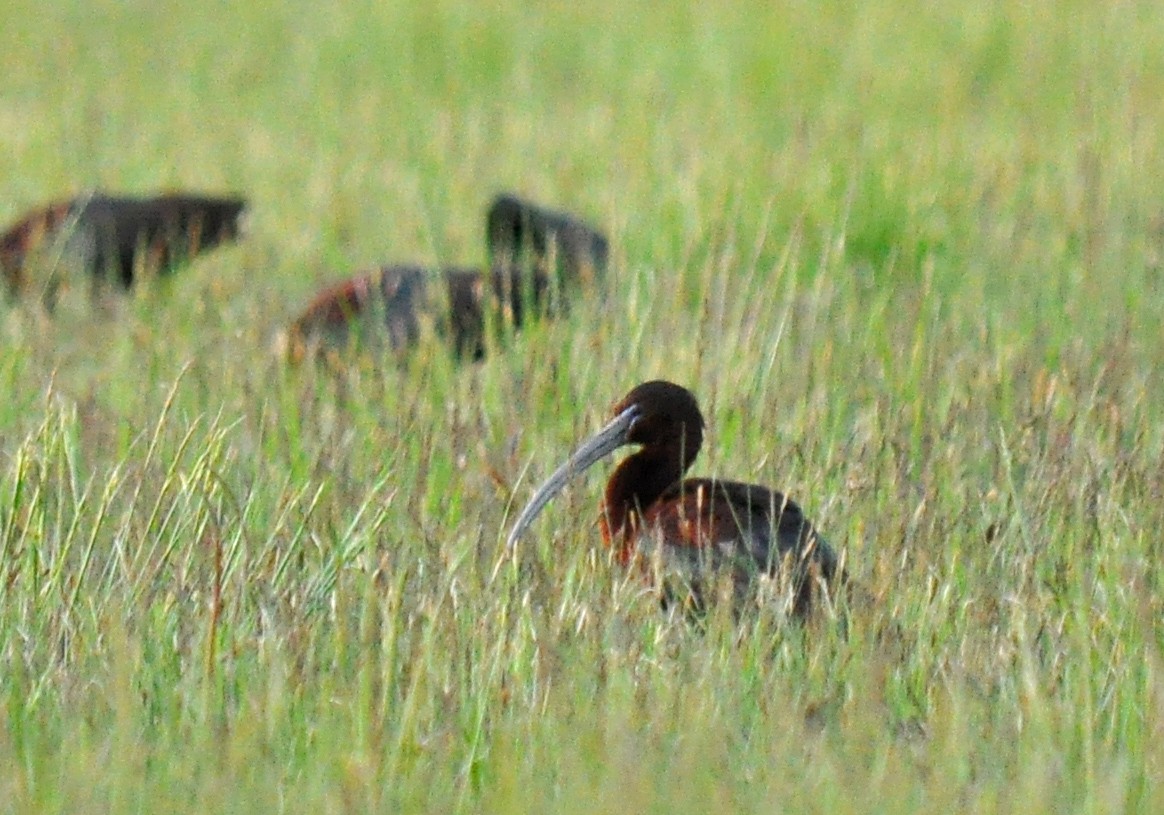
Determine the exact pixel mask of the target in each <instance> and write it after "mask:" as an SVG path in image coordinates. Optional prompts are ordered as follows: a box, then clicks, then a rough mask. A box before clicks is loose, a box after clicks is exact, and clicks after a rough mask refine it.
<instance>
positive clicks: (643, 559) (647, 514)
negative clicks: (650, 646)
mask: <svg viewBox="0 0 1164 815" xmlns="http://www.w3.org/2000/svg"><path fill="white" fill-rule="evenodd" d="M613 413H614V417H613V418H612V419H611V420H610V422H609V423H608V424H607V425H606V426H605V427H603V428H602V429H601V430H600V431H598V433H597V434H595V435H594V436H593V437H591V438H590V439H589V440H588V441H586V442H585V443H583V444H582V445H581V446H580V447H579V448H578V449H577V450H576V451H575V452H574V454H573V455H571V456H570V458H569V459H568V460H567V461H566V462H565V463H564V464H563V465H562V466H561V467H559V468H558V469H557V470H556V471H555V472H554V474H553V475H551V476H550V477H549V479H547V480H546V482H545V484H543V485H542V486H541V487H539V488H538V490H537V491H536V492H535V493H534V496H533V497H532V498H531V499H530V501H529V503H528V504H527V505H526V507H525V508H524V509H523V510H522V512H521V514H520V515H519V516H518V519H517V521H516V522H515V523H514V525H513V530H512V531H511V532H510V534H509V538H508V545H509V546H510V547H513V546H514V545H515V544H516V543H517V541H518V539H519V538H520V537H521V536H522V535H523V534H524V533H525V531H526V529H527V528H528V527H529V525H530V524H531V523H532V522H533V520H534V518H536V517H537V515H538V513H540V512H541V510H542V508H543V507H544V506H545V505H546V504H547V503H548V502H549V501H550V499H551V498H553V497H554V496H555V495H556V494H557V493H558V492H560V491H561V490H562V488H563V487H565V485H566V484H567V482H568V481H569V480H570V479H571V478H572V477H574V476H576V475H578V474H580V473H582V472H583V471H584V470H586V468H587V467H589V466H591V465H592V464H594V463H596V462H597V461H599V460H600V459H602V458H604V457H605V456H607V455H609V454H610V453H612V452H614V451H615V450H616V449H618V448H619V447H622V446H623V445H628V444H637V445H641V449H640V450H639V451H638V452H636V453H633V454H632V455H630V456H628V457H627V458H625V459H624V460H623V461H622V462H621V463H620V464H619V465H618V467H616V468H615V470H614V473H613V474H612V475H611V476H610V480H609V481H608V482H607V485H606V491H605V493H604V496H603V500H602V508H601V518H600V526H601V530H602V539H603V541H604V542H605V543H606V544H607V545H608V546H611V547H613V548H614V553H615V556H616V558H617V560H618V561H619V562H621V563H623V564H626V565H628V566H635V567H636V568H640V569H642V570H644V573H646V574H647V575H649V576H651V577H652V579H653V580H654V581H655V582H656V584H657V586H658V587H659V588H660V589H661V590H662V591H663V592H664V596H665V597H668V596H674V595H676V594H677V593H682V594H684V595H686V598H688V599H690V600H691V601H692V602H693V603H694V604H695V605H696V606H701V605H702V604H703V602H704V600H705V599H706V597H705V595H706V593H707V592H708V590H709V588H710V584H711V583H712V582H713V581H714V578H716V577H720V576H723V577H727V578H729V579H730V581H731V585H732V588H733V594H734V599H735V601H736V602H737V603H740V602H742V601H743V600H744V599H745V598H747V597H748V596H749V592H750V591H751V590H752V589H754V588H755V586H756V583H757V578H758V577H760V576H761V575H767V576H771V577H780V578H783V579H787V580H788V582H789V585H790V586H791V595H790V596H791V599H792V611H793V613H795V614H796V615H798V616H803V615H804V614H806V613H807V612H808V610H809V609H810V608H811V606H812V601H813V597H814V596H815V595H816V594H817V593H818V589H820V588H823V587H826V586H828V585H829V584H831V583H833V582H835V581H836V580H838V579H839V566H838V562H837V556H836V554H835V552H834V551H833V549H832V548H831V547H830V546H829V544H828V543H827V542H826V541H825V540H824V538H822V537H821V536H820V535H819V534H818V533H817V531H816V530H815V529H814V528H813V526H812V524H811V523H810V522H809V521H808V519H807V518H805V516H804V514H803V513H802V512H801V510H800V507H799V506H797V505H796V504H795V503H793V502H792V501H790V500H789V499H788V498H786V497H785V496H784V495H782V494H781V493H779V492H776V491H775V490H771V489H768V488H767V487H762V486H758V485H755V484H744V483H739V482H735V481H720V480H713V479H707V478H689V479H687V480H683V474H684V473H685V472H686V471H687V469H688V467H690V466H691V463H692V462H693V461H694V460H695V456H696V454H698V452H699V448H700V447H701V446H702V444H703V427H704V424H703V415H702V414H701V413H700V411H699V406H698V404H697V402H696V400H695V397H694V396H693V395H692V394H691V392H690V391H688V390H687V389H686V388H683V387H680V386H679V385H676V384H674V383H671V382H666V381H661V380H656V381H652V382H645V383H643V384H641V385H639V386H637V387H636V388H634V389H633V390H632V391H631V392H630V393H628V394H627V395H626V397H624V398H623V399H622V400H621V401H620V402H619V403H618V404H617V405H615V407H614V411H613Z"/></svg>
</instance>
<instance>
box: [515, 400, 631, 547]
mask: <svg viewBox="0 0 1164 815" xmlns="http://www.w3.org/2000/svg"><path fill="white" fill-rule="evenodd" d="M639 414H640V411H639V408H638V406H637V405H631V406H630V407H628V408H627V409H626V410H624V411H622V412H621V413H619V414H618V415H617V416H615V417H614V418H613V419H611V420H610V422H609V423H608V424H607V425H606V427H604V428H602V429H601V430H599V431H598V432H597V433H595V434H594V435H593V436H591V437H590V438H589V439H587V440H586V442H585V443H584V444H583V445H582V446H581V447H579V448H578V449H577V450H575V451H574V454H573V455H571V456H570V458H569V459H567V460H566V463H565V464H563V465H562V466H561V467H559V468H558V469H557V470H555V471H554V474H553V475H551V476H550V477H549V478H547V479H546V483H544V484H542V485H541V486H540V487H538V490H537V492H535V493H534V496H533V498H531V499H530V500H529V503H528V504H526V505H525V509H523V510H522V511H521V515H519V516H517V522H516V523H515V524H514V525H513V530H512V531H511V532H510V533H509V538H508V539H507V540H506V546H508V547H509V548H510V549H512V548H513V547H514V545H515V544H516V543H517V542H518V540H519V539H520V538H521V536H522V534H523V533H524V532H525V530H526V528H527V527H528V526H529V525H530V524H531V523H533V521H534V518H536V517H537V516H538V513H539V512H541V511H542V509H544V508H545V506H546V504H548V503H549V502H550V499H551V498H553V497H554V496H555V495H557V494H558V493H559V492H561V491H562V489H563V488H564V487H565V486H566V485H567V484H568V483H569V482H570V479H571V478H573V477H574V476H576V475H581V474H582V473H583V472H585V471H586V468H587V467H589V466H590V465H592V464H594V463H595V462H597V461H599V460H601V459H603V458H605V457H606V456H608V455H610V454H611V453H613V452H614V451H615V450H617V449H618V448H619V447H622V446H623V445H624V444H627V443H628V438H627V437H628V436H629V435H630V431H631V428H632V427H634V424H635V421H637V420H638V418H639Z"/></svg>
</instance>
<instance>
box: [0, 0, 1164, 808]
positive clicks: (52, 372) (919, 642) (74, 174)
mask: <svg viewBox="0 0 1164 815" xmlns="http://www.w3.org/2000/svg"><path fill="white" fill-rule="evenodd" d="M321 5H322V7H321ZM854 5H855V6H856V7H854ZM332 6H334V7H332ZM1044 6H1045V7H1044ZM0 77H2V78H0V179H3V181H2V182H0V189H2V193H0V222H5V223H6V222H8V221H10V220H13V219H15V218H17V217H18V216H19V215H20V214H21V212H23V210H25V209H27V208H29V207H32V206H35V205H37V204H39V203H41V202H43V201H46V200H49V199H53V198H57V197H62V196H67V195H71V194H73V193H74V192H76V191H78V190H81V189H86V188H91V187H103V188H106V189H110V190H118V191H129V192H148V191H153V190H157V189H163V188H169V187H189V188H194V189H198V190H209V191H238V192H243V193H246V194H247V195H249V196H250V197H251V199H252V214H253V218H252V222H251V230H250V237H249V238H248V240H247V241H245V242H244V243H243V244H241V245H239V246H237V247H233V248H229V249H225V250H222V251H217V252H215V253H213V254H211V255H208V256H206V257H205V258H202V259H200V260H199V261H198V262H197V263H195V264H193V265H192V266H191V267H190V268H188V269H185V270H183V271H182V272H181V274H179V275H177V276H175V278H174V279H173V280H172V281H171V282H169V283H168V284H154V285H152V286H146V287H144V288H143V289H141V290H139V291H138V292H136V293H135V294H134V296H133V297H132V298H130V299H129V300H127V301H126V302H125V303H124V304H123V305H119V306H115V307H111V308H106V309H105V310H104V311H103V312H102V313H99V314H93V313H90V309H89V308H88V307H87V303H86V302H85V299H84V297H81V296H76V297H73V298H72V300H71V301H70V302H66V303H65V304H63V306H62V308H61V310H60V313H58V314H57V315H56V316H54V317H53V318H46V317H45V315H43V314H40V313H39V312H38V311H37V310H36V309H34V308H30V307H28V306H27V305H20V304H17V305H14V306H11V307H6V308H4V310H3V312H2V319H0V385H2V387H3V388H4V390H5V392H6V394H7V396H6V398H5V400H4V402H3V406H2V407H0V569H2V570H3V572H2V574H3V579H2V580H0V768H3V769H2V770H0V811H4V812H37V813H39V812H62V813H65V812H67V813H83V812H115V813H120V812H130V811H135V812H175V813H182V812H191V813H193V812H197V813H200V814H202V813H209V812H232V813H233V812H288V813H296V812H304V813H306V812H310V813H330V812H362V811H386V812H412V811H430V812H442V813H443V812H494V813H508V812H553V813H574V812H576V813H606V812H644V813H664V812H665V813H678V812H691V813H706V812H750V811H754V812H796V811H809V812H813V811H816V812H823V811H827V812H830V813H859V812H871V813H886V812H891V813H905V812H917V813H935V812H944V811H963V812H1007V811H1017V812H1088V813H1100V812H1113V811H1130V812H1145V813H1154V812H1160V811H1164V651H1162V645H1164V630H1162V628H1161V622H1162V615H1164V581H1162V572H1161V567H1160V565H1159V563H1160V560H1161V554H1162V548H1164V541H1162V539H1161V530H1162V529H1164V458H1162V448H1164V418H1162V417H1161V414H1160V410H1161V408H1160V406H1161V405H1162V404H1164V372H1162V367H1164V366H1162V363H1164V330H1162V329H1161V323H1162V320H1164V194H1162V190H1164V140H1162V139H1161V136H1160V134H1161V133H1164V105H1162V104H1161V100H1162V99H1164V5H1161V4H1159V3H1153V2H1146V1H1145V2H1137V1H1136V0H1129V2H1119V3H1090V2H1064V3H1059V4H1037V3H1036V4H1013V3H1004V2H986V3H980V4H953V3H936V4H934V3H915V2H904V3H885V2H876V1H875V0H874V1H872V2H865V3H861V4H848V3H836V2H817V3H807V2H798V1H797V0H791V1H790V2H780V3H766V2H759V0H753V1H749V2H740V3H730V4H729V3H705V4H699V3H692V4H687V5H685V6H678V5H672V4H666V3H659V2H637V0H631V1H630V2H628V1H627V0H619V2H610V1H609V0H599V2H596V3H591V4H583V5H578V4H574V3H565V2H558V0H550V2H546V3H541V4H525V5H518V4H511V3H505V4H477V3H469V2H445V1H444V0H435V2H426V3H417V4H405V3H399V2H390V3H387V4H385V3H371V2H358V1H357V2H350V3H344V4H316V3H308V2H302V0H293V1H292V2H288V3H263V2H256V3H249V4H211V6H210V7H207V6H205V5H197V4H184V5H183V4H171V3H157V4H149V3H144V2H141V3H132V2H113V0H98V1H97V2H92V3H82V2H75V0H65V2H60V3H48V4H44V3H33V2H30V1H29V0H7V1H6V2H5V3H4V4H0ZM501 189H513V190H517V191H519V192H522V193H524V194H526V195H528V196H530V197H531V198H533V199H534V200H537V201H541V202H544V203H547V204H551V205H554V206H558V207H562V208H567V209H570V210H572V211H574V212H577V213H579V214H581V215H583V216H584V217H586V218H588V219H589V220H592V221H593V222H595V223H597V224H599V225H601V226H602V227H603V228H604V229H605V230H607V231H608V233H609V234H610V236H611V240H612V268H611V270H610V275H609V278H608V281H607V284H608V285H607V290H606V291H605V293H604V294H599V293H591V294H590V295H588V296H587V298H586V299H584V300H583V301H582V302H580V303H579V307H577V308H575V309H573V310H572V311H571V313H570V315H569V317H568V318H567V319H564V320H560V321H557V322H552V323H546V324H542V325H538V326H534V327H532V328H530V330H528V331H525V332H524V333H522V334H521V335H519V336H517V337H516V338H513V339H512V341H510V342H508V343H506V344H505V347H504V348H503V349H494V353H492V354H491V355H490V356H489V357H488V358H487V359H486V360H485V361H484V362H483V363H481V364H477V365H465V366H458V365H457V364H455V363H454V361H453V359H452V356H451V354H450V353H449V352H448V351H447V350H446V349H444V348H442V347H441V346H440V345H439V344H438V343H437V342H435V341H429V342H426V343H424V344H423V345H422V347H421V348H420V349H418V351H417V353H416V354H414V355H413V356H411V357H410V358H409V359H407V360H405V361H403V362H400V361H392V360H384V359H378V358H373V357H371V356H368V355H365V356H362V357H357V358H356V359H354V360H353V363H352V366H351V368H350V370H348V371H347V372H346V373H343V374H340V375H337V374H335V373H332V372H329V371H328V370H326V369H324V368H318V369H314V368H311V367H303V368H297V369H288V368H286V367H285V366H283V365H282V364H281V363H280V362H279V360H277V359H276V358H275V357H274V356H272V354H271V353H270V347H271V340H272V338H273V336H274V334H275V332H276V331H277V329H278V328H279V327H280V326H282V325H284V324H286V323H287V322H288V321H289V320H290V319H292V317H293V316H294V313H295V311H296V310H297V309H298V308H300V307H301V306H302V305H303V304H304V303H305V301H306V299H307V298H308V297H309V295H310V293H311V292H312V291H313V290H314V288H315V287H316V286H318V285H319V284H321V283H323V282H325V281H327V280H331V279H334V278H336V277H338V276H340V275H341V274H342V273H343V272H344V271H347V270H352V269H354V268H357V267H359V266H366V265H370V264H374V263H378V262H382V261H393V260H398V261H418V262H424V263H433V264H436V263H446V262H447V263H478V262H481V261H483V259H484V246H483V243H484V241H483V235H482V232H483V223H484V220H483V213H484V209H485V207H486V205H487V203H488V200H489V198H490V197H491V195H492V194H493V193H494V192H496V191H498V190H501ZM654 377H666V378H669V379H673V380H676V381H678V382H680V383H683V384H685V385H687V386H689V387H691V388H692V389H693V390H694V391H695V392H696V393H697V394H698V395H699V396H700V397H701V400H702V404H703V408H704V412H705V414H706V416H707V418H708V423H709V433H710V437H709V440H708V443H707V445H706V447H705V452H704V454H703V455H702V456H701V458H700V460H699V461H698V462H697V464H696V468H695V470H696V471H697V472H698V473H699V474H708V475H723V476H724V477H732V478H738V479H741V480H751V481H757V482H761V483H766V484H771V485H773V486H776V487H779V488H782V489H786V490H787V491H788V492H789V493H790V494H791V495H792V496H793V497H795V498H796V499H798V500H799V502H800V503H801V504H802V505H803V506H804V507H805V509H806V511H807V512H808V513H809V515H810V516H811V517H812V518H813V519H814V521H816V523H817V524H818V526H819V527H820V528H821V529H822V530H823V531H824V533H825V534H826V535H827V536H828V537H829V538H830V539H831V540H832V541H833V542H834V543H835V544H837V545H839V546H840V547H841V548H842V549H843V550H844V552H845V557H846V561H847V564H848V569H849V572H850V574H851V575H852V577H853V580H854V582H855V583H856V584H858V585H859V586H860V587H861V592H862V596H863V597H864V600H863V601H862V602H860V603H857V602H854V603H853V606H852V607H851V608H849V609H848V611H847V615H846V619H847V622H846V624H845V625H843V626H842V625H840V624H837V623H833V622H830V621H828V620H817V621H815V622H813V623H812V624H810V625H808V626H806V627H798V626H796V625H790V624H789V623H788V622H787V621H785V620H782V619H780V618H779V617H778V616H777V615H775V614H759V615H755V616H754V617H750V618H748V619H746V620H745V621H744V622H743V623H742V624H741V625H740V626H734V625H733V624H732V622H731V620H730V617H729V615H726V614H723V613H718V614H715V615H713V617H712V618H711V619H710V620H709V622H708V624H707V626H706V628H705V630H698V629H696V628H695V627H693V626H691V625H689V624H687V623H685V622H684V621H683V620H682V619H672V618H670V617H668V616H666V615H664V614H662V613H660V611H659V610H658V608H657V605H656V604H655V603H654V602H653V601H652V600H651V599H650V598H649V597H648V596H646V595H645V594H644V592H643V591H642V589H641V587H640V586H639V585H638V584H636V583H635V582H633V581H628V580H627V578H626V576H625V575H623V574H621V573H620V572H619V571H618V569H617V568H616V567H615V566H614V564H612V563H611V562H610V561H609V560H608V559H607V557H606V556H605V554H604V553H603V551H602V550H601V547H600V546H599V545H598V543H597V540H598V535H597V530H596V525H595V521H596V513H597V510H596V507H597V500H598V497H599V494H600V491H601V483H602V478H603V474H602V473H603V472H607V471H608V470H603V468H598V469H599V470H600V472H597V473H595V474H593V475H591V476H589V477H588V478H587V479H586V480H585V482H584V483H582V484H579V485H577V486H575V487H574V488H573V489H572V490H570V492H569V493H568V494H567V495H566V496H563V498H562V499H560V500H559V501H557V502H556V503H555V504H553V505H552V506H551V507H550V508H549V509H548V510H547V512H546V513H545V514H544V515H543V516H542V517H541V518H540V519H539V520H538V522H537V524H536V527H535V529H534V532H533V534H532V535H531V536H530V538H529V541H528V544H527V546H526V548H525V550H524V551H523V552H522V556H521V559H520V562H511V561H509V560H507V559H506V558H505V556H504V551H503V546H502V542H503V540H504V536H505V533H506V531H507V519H510V518H511V517H512V515H513V513H514V512H515V511H516V510H517V509H519V508H520V505H521V504H522V503H524V501H525V500H526V499H527V498H528V496H529V495H530V490H531V489H532V487H533V486H534V485H535V484H536V483H537V482H539V481H540V480H541V479H542V478H543V477H544V476H546V475H547V474H548V473H549V472H550V469H551V468H552V467H553V466H555V465H556V464H557V463H558V462H559V461H560V460H561V459H562V458H563V456H564V455H565V454H567V453H568V452H569V451H570V450H571V449H573V446H574V445H575V444H576V442H578V441H579V440H580V439H581V438H582V437H583V436H584V435H586V434H587V433H589V432H590V431H593V430H594V429H596V428H597V427H598V426H599V424H600V422H601V421H602V420H603V419H605V418H606V415H607V414H606V411H607V408H608V406H609V404H610V403H611V402H613V401H614V400H615V399H617V398H618V397H620V396H621V395H622V394H623V393H624V392H626V391H627V390H628V389H629V388H630V387H631V386H632V385H633V384H635V383H637V382H639V381H641V380H644V379H647V378H654ZM1154 405H1155V407H1153V406H1154ZM514 504H517V506H514Z"/></svg>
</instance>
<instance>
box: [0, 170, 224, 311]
mask: <svg viewBox="0 0 1164 815" xmlns="http://www.w3.org/2000/svg"><path fill="white" fill-rule="evenodd" d="M245 210H246V201H245V200H243V199H241V198H233V197H211V196H204V195H193V194H186V193H168V194H163V195H157V196H153V197H148V198H130V197H123V196H111V195H105V194H103V193H95V194H92V195H85V196H80V197H77V198H74V199H71V200H67V201H58V202H56V203H52V204H49V205H47V206H44V207H42V208H40V209H38V210H35V211H33V212H30V213H28V214H26V215H25V217H24V218H22V219H21V220H20V221H18V222H17V223H16V224H14V225H13V226H11V227H10V228H9V229H8V230H7V231H6V232H4V234H3V235H0V270H2V272H3V275H4V278H5V280H6V281H7V284H8V288H9V291H10V292H11V293H13V294H20V293H22V292H24V291H26V290H28V289H29V288H30V287H31V286H35V285H37V284H38V283H40V284H42V285H43V286H44V290H45V292H46V294H47V295H48V298H47V299H46V304H47V305H50V306H51V305H52V303H51V295H52V293H53V291H54V290H55V287H56V283H59V282H60V281H55V282H48V281H38V280H33V279H30V276H31V275H32V274H33V273H34V272H35V269H30V268H29V266H30V261H33V259H34V257H35V256H36V255H37V254H38V252H39V251H40V250H43V249H45V248H50V249H54V250H56V251H55V253H56V254H58V257H57V258H56V259H55V260H53V261H52V262H47V261H46V259H45V258H41V259H40V260H41V261H45V262H47V263H48V265H50V266H53V267H55V266H57V265H59V263H58V261H59V262H63V263H64V264H66V265H68V266H72V267H74V268H79V269H80V270H82V271H83V272H84V273H86V274H88V275H89V276H90V278H91V279H93V280H94V281H99V280H105V279H111V280H113V281H115V282H116V283H118V284H120V286H121V287H122V288H125V289H128V288H129V287H130V286H131V285H133V282H134V277H135V263H137V262H140V263H141V264H142V265H141V267H140V268H143V269H146V270H148V271H150V272H156V273H165V272H168V271H170V270H172V269H173V268H174V267H175V266H177V265H178V264H180V263H182V262H183V261H186V260H189V259H190V258H192V257H194V256H195V255H196V254H198V253H199V252H202V251H204V250H207V249H211V248H213V247H215V246H217V245H219V244H221V243H224V242H226V241H231V240H235V239H237V238H238V237H239V235H240V233H241V229H242V224H241V220H242V215H243V212H244V211H245ZM37 265H38V264H37V263H36V262H33V263H32V266H34V267H35V266H37ZM54 274H55V273H54Z"/></svg>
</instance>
